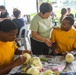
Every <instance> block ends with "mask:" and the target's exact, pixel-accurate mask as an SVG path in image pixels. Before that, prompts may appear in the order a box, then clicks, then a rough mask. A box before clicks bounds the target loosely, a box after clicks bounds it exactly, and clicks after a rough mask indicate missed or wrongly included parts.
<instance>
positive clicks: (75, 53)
mask: <svg viewBox="0 0 76 75" xmlns="http://www.w3.org/2000/svg"><path fill="white" fill-rule="evenodd" d="M67 53H71V54H73V55H76V48H73V49H72V50H71V51H70V52H68V51H66V52H64V53H62V55H64V56H65V55H66V54H67Z"/></svg>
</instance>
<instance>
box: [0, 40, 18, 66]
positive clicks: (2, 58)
mask: <svg viewBox="0 0 76 75" xmlns="http://www.w3.org/2000/svg"><path fill="white" fill-rule="evenodd" d="M17 48H18V47H17V46H16V44H15V42H2V41H0V67H3V66H6V65H8V64H10V63H11V62H12V61H13V60H14V52H15V50H16V49H17Z"/></svg>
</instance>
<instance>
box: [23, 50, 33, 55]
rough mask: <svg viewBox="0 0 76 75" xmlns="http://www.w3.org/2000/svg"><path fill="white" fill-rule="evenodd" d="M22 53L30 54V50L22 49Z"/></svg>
mask: <svg viewBox="0 0 76 75" xmlns="http://www.w3.org/2000/svg"><path fill="white" fill-rule="evenodd" d="M24 53H29V54H32V52H31V51H30V50H24V51H22V54H24Z"/></svg>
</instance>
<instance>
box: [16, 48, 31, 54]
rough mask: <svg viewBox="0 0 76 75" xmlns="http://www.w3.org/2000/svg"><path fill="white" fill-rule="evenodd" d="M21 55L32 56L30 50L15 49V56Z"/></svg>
mask: <svg viewBox="0 0 76 75" xmlns="http://www.w3.org/2000/svg"><path fill="white" fill-rule="evenodd" d="M23 53H29V54H32V52H31V51H30V50H19V49H18V48H17V49H16V51H15V54H16V55H21V54H23Z"/></svg>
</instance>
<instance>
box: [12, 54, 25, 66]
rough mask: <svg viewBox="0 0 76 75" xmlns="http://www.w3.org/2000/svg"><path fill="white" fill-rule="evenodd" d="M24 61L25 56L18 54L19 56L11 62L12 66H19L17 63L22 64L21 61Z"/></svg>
mask: <svg viewBox="0 0 76 75" xmlns="http://www.w3.org/2000/svg"><path fill="white" fill-rule="evenodd" d="M25 61H26V57H24V56H22V55H20V56H19V57H18V58H17V59H16V60H15V61H14V62H13V65H14V67H16V66H19V65H21V64H23V62H25Z"/></svg>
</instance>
